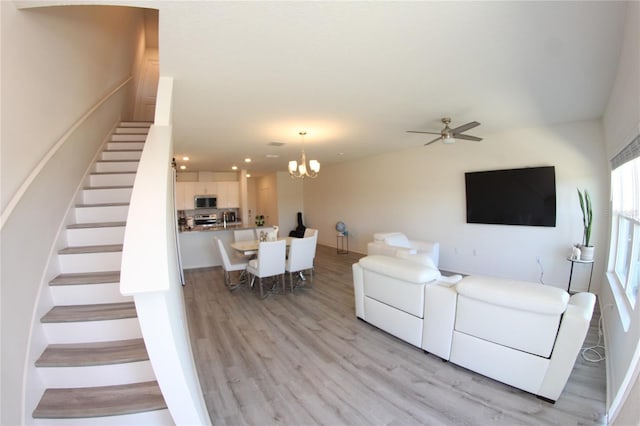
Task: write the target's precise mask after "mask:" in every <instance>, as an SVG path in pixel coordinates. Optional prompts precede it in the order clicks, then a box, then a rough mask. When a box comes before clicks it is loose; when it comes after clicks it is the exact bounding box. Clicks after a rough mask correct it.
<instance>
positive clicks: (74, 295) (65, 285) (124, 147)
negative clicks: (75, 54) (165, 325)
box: [33, 122, 173, 425]
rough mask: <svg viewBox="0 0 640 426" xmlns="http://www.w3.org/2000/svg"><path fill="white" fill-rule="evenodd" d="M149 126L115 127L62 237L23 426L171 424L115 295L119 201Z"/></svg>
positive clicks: (129, 303) (125, 198)
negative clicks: (35, 397)
mask: <svg viewBox="0 0 640 426" xmlns="http://www.w3.org/2000/svg"><path fill="white" fill-rule="evenodd" d="M148 131H149V123H136V122H123V123H121V124H120V126H119V127H118V128H117V130H116V131H115V133H114V134H113V135H112V136H111V138H110V141H109V142H107V144H106V147H105V149H104V151H102V153H101V155H100V159H99V160H98V161H96V163H95V166H94V169H93V170H94V171H93V172H92V173H91V174H90V175H89V177H88V178H87V181H88V184H87V186H86V187H85V188H83V189H81V190H80V193H79V194H77V197H76V199H77V200H79V202H78V204H77V205H76V206H75V207H74V212H73V213H74V215H75V223H74V224H72V225H69V226H68V227H67V229H66V231H65V232H66V241H67V244H68V246H67V247H65V248H64V249H62V250H60V251H59V252H58V253H57V254H56V256H57V261H58V264H59V268H60V271H61V273H60V275H58V276H57V277H55V278H54V279H53V280H51V281H50V283H49V287H50V290H51V298H52V300H53V303H54V305H55V306H53V308H52V309H51V310H50V311H49V312H48V313H46V314H45V315H44V316H43V317H42V318H41V320H40V322H41V326H42V327H43V329H44V334H45V335H46V336H47V340H48V347H47V348H46V349H45V350H44V352H43V353H42V355H41V356H40V357H39V359H38V360H37V361H36V368H37V370H38V375H39V376H40V378H41V380H42V382H43V383H44V386H45V387H46V390H45V392H44V394H43V396H42V399H41V400H40V402H39V403H38V405H37V407H36V408H35V410H34V411H33V424H52V425H58V424H65V425H74V424H77V425H81V424H82V425H86V424H92V425H128V424H131V425H133V424H136V425H139V424H154V425H164V424H173V421H172V419H171V415H170V414H169V412H168V410H167V406H166V404H165V401H164V399H163V397H162V393H161V392H160V388H159V387H158V383H157V382H156V379H155V375H154V373H153V369H152V367H151V363H150V362H149V356H148V355H147V351H146V348H145V345H144V341H143V339H142V338H141V337H142V336H141V331H140V326H139V324H138V320H137V316H136V308H135V305H134V303H133V300H132V299H131V298H130V297H125V296H122V295H121V294H120V291H119V281H120V263H121V260H122V243H123V241H124V230H125V225H126V219H127V212H128V208H129V200H130V198H131V192H132V190H133V183H134V179H135V176H136V170H137V168H138V163H139V160H140V156H141V154H142V149H143V147H144V141H145V139H146V135H147V133H148Z"/></svg>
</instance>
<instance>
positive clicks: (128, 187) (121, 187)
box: [82, 172, 133, 191]
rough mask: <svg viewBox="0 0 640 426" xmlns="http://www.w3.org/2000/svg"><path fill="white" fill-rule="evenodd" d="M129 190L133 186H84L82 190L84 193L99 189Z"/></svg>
mask: <svg viewBox="0 0 640 426" xmlns="http://www.w3.org/2000/svg"><path fill="white" fill-rule="evenodd" d="M132 173H133V172H132ZM130 188H133V185H110V186H85V187H84V188H82V189H83V190H84V191H95V190H98V191H99V190H101V189H130Z"/></svg>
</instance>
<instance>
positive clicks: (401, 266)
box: [353, 255, 440, 347]
mask: <svg viewBox="0 0 640 426" xmlns="http://www.w3.org/2000/svg"><path fill="white" fill-rule="evenodd" d="M438 278H440V271H438V270H437V269H434V268H430V267H428V266H424V265H422V264H420V263H417V262H414V261H411V260H407V259H401V258H395V257H390V256H383V255H373V256H367V257H364V258H362V259H360V261H359V262H358V263H354V264H353V282H354V292H355V300H356V316H357V317H358V318H360V319H362V320H364V321H366V322H368V323H370V324H372V325H375V326H376V327H378V328H381V329H383V330H385V331H387V332H388V333H390V334H392V335H394V336H396V337H398V338H400V339H402V340H404V341H406V342H408V343H411V344H412V345H414V346H418V347H421V345H422V335H423V324H424V321H423V316H424V311H425V308H424V303H425V300H424V295H425V292H424V286H425V285H426V284H427V283H434V282H436V280H437V279H438Z"/></svg>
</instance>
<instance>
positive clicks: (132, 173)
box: [91, 150, 136, 188]
mask: <svg viewBox="0 0 640 426" xmlns="http://www.w3.org/2000/svg"><path fill="white" fill-rule="evenodd" d="M127 151H128V150H127ZM135 174H136V172H130V171H126V172H93V173H91V176H105V175H135ZM91 188H95V187H91ZM100 188H104V187H102V186H101V187H100Z"/></svg>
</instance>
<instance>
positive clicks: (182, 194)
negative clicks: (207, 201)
mask: <svg viewBox="0 0 640 426" xmlns="http://www.w3.org/2000/svg"><path fill="white" fill-rule="evenodd" d="M196 195H210V196H213V197H216V198H217V202H218V208H219V209H232V208H240V182H176V209H177V210H193V209H194V208H195V207H194V203H193V198H194V197H195V196H196Z"/></svg>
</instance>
